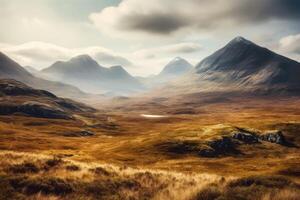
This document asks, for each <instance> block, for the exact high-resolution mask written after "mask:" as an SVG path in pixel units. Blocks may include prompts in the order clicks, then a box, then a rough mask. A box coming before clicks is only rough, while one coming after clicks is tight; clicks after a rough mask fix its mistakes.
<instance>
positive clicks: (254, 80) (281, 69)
mask: <svg viewBox="0 0 300 200" xmlns="http://www.w3.org/2000/svg"><path fill="white" fill-rule="evenodd" d="M299 74H300V63H298V62H297V61H294V60H291V59H289V58H287V57H284V56H281V55H279V54H276V53H274V52H272V51H270V50H269V49H267V48H264V47H261V46H258V45H256V44H254V43H253V42H251V41H249V40H246V39H244V38H242V37H237V38H234V39H233V40H232V41H230V42H229V43H228V44H227V45H226V46H225V47H223V48H221V49H220V50H218V51H216V52H215V53H213V54H212V55H210V56H208V57H207V58H205V59H204V60H202V61H201V62H200V63H199V64H198V65H197V66H196V67H195V69H194V70H192V71H191V72H189V73H188V74H186V75H185V76H183V77H182V78H181V79H180V80H178V81H176V82H174V83H172V84H170V85H168V87H167V88H168V90H169V91H173V92H176V94H180V93H197V92H229V91H230V92H232V91H243V92H253V91H255V92H262V93H269V92H275V93H278V92H280V93H291V92H292V93H299V92H300V76H299ZM170 88H172V90H170ZM165 90H166V89H165Z"/></svg>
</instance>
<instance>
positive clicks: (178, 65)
mask: <svg viewBox="0 0 300 200" xmlns="http://www.w3.org/2000/svg"><path fill="white" fill-rule="evenodd" d="M192 68H193V65H191V64H190V63H189V62H188V61H186V60H185V59H183V58H180V57H176V58H174V59H173V60H171V61H170V62H169V63H168V64H167V65H166V66H165V67H164V68H163V70H162V71H161V72H160V73H159V76H180V75H183V74H184V73H187V72H188V71H189V70H191V69H192Z"/></svg>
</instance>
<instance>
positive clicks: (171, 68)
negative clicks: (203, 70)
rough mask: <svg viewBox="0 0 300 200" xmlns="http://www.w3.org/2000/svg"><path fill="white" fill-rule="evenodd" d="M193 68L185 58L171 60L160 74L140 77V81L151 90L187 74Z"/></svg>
mask: <svg viewBox="0 0 300 200" xmlns="http://www.w3.org/2000/svg"><path fill="white" fill-rule="evenodd" d="M192 68H193V66H192V64H190V63H189V62H188V61H186V60H185V59H183V58H180V57H176V58H174V59H173V60H171V61H170V62H169V63H168V64H167V65H166V66H165V67H164V68H163V69H162V71H161V72H160V73H159V74H157V75H152V76H149V77H146V78H142V77H140V78H139V80H141V81H142V82H143V83H144V84H145V85H147V86H148V87H149V88H151V87H155V86H160V85H162V84H165V83H167V82H169V81H171V80H173V79H175V78H178V77H180V76H182V75H184V74H186V73H187V72H188V71H190V70H191V69H192Z"/></svg>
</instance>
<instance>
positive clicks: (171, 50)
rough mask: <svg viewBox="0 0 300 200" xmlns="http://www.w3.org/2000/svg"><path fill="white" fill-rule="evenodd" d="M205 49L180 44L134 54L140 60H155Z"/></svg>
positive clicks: (188, 43) (189, 44) (195, 44)
mask: <svg viewBox="0 0 300 200" xmlns="http://www.w3.org/2000/svg"><path fill="white" fill-rule="evenodd" d="M202 49H203V48H202V46H201V45H200V44H197V43H193V42H183V43H178V44H170V45H165V46H161V47H156V48H148V49H141V50H138V51H136V52H134V55H135V56H137V57H139V58H145V59H153V58H155V57H162V56H170V55H171V56H180V55H184V54H189V53H195V52H199V51H201V50H202Z"/></svg>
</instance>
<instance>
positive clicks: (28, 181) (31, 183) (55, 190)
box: [10, 177, 74, 195]
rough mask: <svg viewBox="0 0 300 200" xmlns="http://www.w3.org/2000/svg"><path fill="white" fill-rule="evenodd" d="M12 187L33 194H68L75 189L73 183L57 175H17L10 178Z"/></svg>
mask: <svg viewBox="0 0 300 200" xmlns="http://www.w3.org/2000/svg"><path fill="white" fill-rule="evenodd" d="M10 183H11V185H12V187H13V188H14V189H16V190H18V191H24V192H25V193H26V194H29V195H32V194H37V193H39V192H41V193H42V194H46V195H48V194H53V195H66V194H69V193H71V192H73V191H74V189H73V186H72V184H70V183H68V182H67V181H65V180H63V179H60V178H56V177H37V178H28V177H17V178H13V179H11V180H10Z"/></svg>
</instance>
